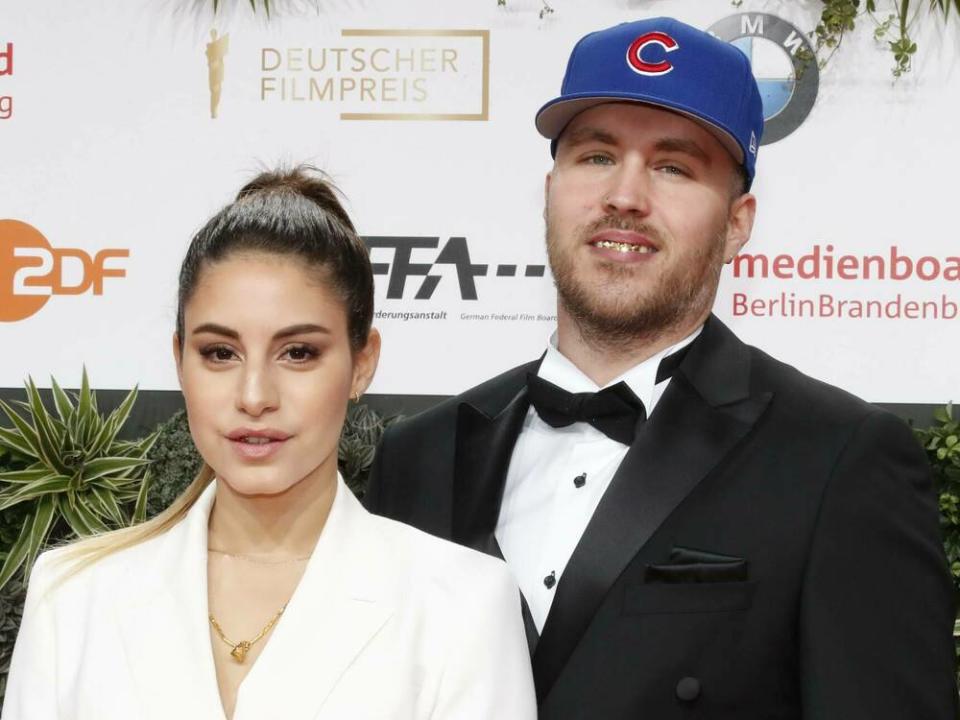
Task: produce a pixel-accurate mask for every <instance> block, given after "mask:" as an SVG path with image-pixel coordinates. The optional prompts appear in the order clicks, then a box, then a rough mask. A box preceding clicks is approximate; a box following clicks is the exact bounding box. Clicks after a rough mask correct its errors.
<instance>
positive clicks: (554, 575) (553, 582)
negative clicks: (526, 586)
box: [543, 570, 557, 590]
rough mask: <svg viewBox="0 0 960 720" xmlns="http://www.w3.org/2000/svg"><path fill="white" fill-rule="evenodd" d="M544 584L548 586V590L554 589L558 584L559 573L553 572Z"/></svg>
mask: <svg viewBox="0 0 960 720" xmlns="http://www.w3.org/2000/svg"><path fill="white" fill-rule="evenodd" d="M543 584H544V585H546V586H547V590H550V589H552V588H553V586H554V585H556V584H557V572H556V571H555V570H551V571H550V574H549V575H547V576H546V577H545V578H544V579H543Z"/></svg>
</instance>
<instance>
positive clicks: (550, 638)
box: [534, 317, 771, 702]
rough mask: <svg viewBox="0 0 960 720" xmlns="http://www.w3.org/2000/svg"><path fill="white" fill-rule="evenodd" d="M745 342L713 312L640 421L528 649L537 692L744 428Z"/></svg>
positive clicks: (747, 422) (755, 400) (750, 407)
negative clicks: (647, 546)
mask: <svg viewBox="0 0 960 720" xmlns="http://www.w3.org/2000/svg"><path fill="white" fill-rule="evenodd" d="M749 380H750V357H749V352H748V349H747V347H746V346H745V345H743V344H742V343H740V341H739V340H737V339H736V337H735V336H734V335H733V334H732V333H731V332H730V331H729V330H727V329H726V327H724V326H723V324H722V323H720V321H719V320H717V319H716V318H713V317H711V318H710V320H709V321H708V323H707V325H706V327H704V330H703V333H702V335H701V337H700V338H698V340H697V341H695V343H694V345H693V346H692V347H691V348H690V351H689V352H688V353H687V356H686V357H685V358H684V360H683V362H682V364H681V365H680V367H679V368H678V370H677V371H676V373H675V374H674V378H673V380H672V381H671V382H670V385H669V386H668V388H667V390H666V392H665V393H664V396H663V398H661V400H660V402H659V404H658V405H657V408H656V411H655V412H654V413H653V415H652V416H651V418H650V419H649V420H648V421H647V422H646V423H645V424H644V425H643V426H642V427H641V429H640V431H639V432H638V434H637V439H636V440H635V441H634V443H633V445H632V446H631V448H630V450H629V451H628V452H627V454H626V456H625V457H624V459H623V462H622V463H621V464H620V467H619V468H618V470H617V472H616V474H615V475H614V478H613V480H612V481H611V483H610V487H609V488H608V489H607V492H606V493H605V494H604V496H603V499H602V500H601V501H600V504H599V506H598V507H597V510H596V512H595V513H594V515H593V518H592V519H591V520H590V523H589V524H588V525H587V529H586V530H585V531H584V534H583V536H582V537H581V538H580V542H579V543H578V544H577V547H576V549H575V550H574V552H573V555H572V556H571V558H570V561H569V563H568V564H567V567H566V569H565V570H564V572H563V575H562V577H561V580H560V582H559V583H558V585H557V590H556V596H555V598H554V601H553V605H552V607H551V610H550V614H549V615H548V616H547V620H546V624H545V625H544V628H543V633H542V635H541V637H540V641H539V643H538V645H537V650H536V654H535V656H534V678H535V681H536V687H537V697H538V700H539V701H540V702H542V701H543V699H544V698H545V697H546V695H547V693H548V692H549V690H550V688H551V687H552V685H553V683H554V681H555V680H556V678H557V676H558V675H559V674H560V672H561V670H562V669H563V666H564V665H565V664H566V662H567V660H568V659H569V657H570V654H571V653H572V652H573V650H574V648H575V647H576V645H577V643H578V642H579V641H580V638H581V637H582V635H583V633H584V631H585V630H586V628H587V625H588V624H589V623H590V620H591V618H592V617H593V615H594V614H595V612H596V610H597V608H598V607H599V605H600V603H601V602H602V600H603V598H604V596H605V595H606V594H607V592H608V591H609V590H610V588H611V587H612V586H613V584H614V583H615V582H616V580H617V578H618V577H619V576H620V574H621V573H622V572H623V570H624V569H625V568H626V567H627V565H628V564H629V563H630V562H631V560H632V559H633V558H634V556H636V554H637V553H638V552H639V551H640V549H641V548H642V547H643V546H644V544H645V543H646V542H647V541H648V540H649V539H650V537H651V536H652V535H653V534H654V533H655V532H656V530H657V529H658V528H659V527H660V525H661V524H662V523H663V521H664V520H665V519H666V518H667V516H669V515H670V514H671V513H672V512H673V511H674V510H675V509H676V507H677V506H678V505H679V504H680V503H681V502H682V501H683V499H684V498H685V497H687V495H688V494H689V493H690V492H691V491H692V490H693V489H694V488H695V487H696V485H697V483H699V482H700V480H701V479H702V478H704V477H705V476H706V475H707V474H708V473H709V472H710V471H711V470H712V469H713V468H714V467H715V466H716V465H718V464H719V463H720V462H721V460H722V459H723V457H724V456H725V455H726V454H727V453H729V452H730V451H731V450H732V449H733V448H734V446H736V445H737V443H739V442H740V441H741V440H742V439H743V438H744V437H745V436H746V435H747V433H748V432H749V431H750V429H751V428H752V427H753V425H754V423H755V422H756V421H757V420H758V419H759V417H760V415H761V414H762V413H763V411H764V409H765V408H766V406H767V404H768V403H769V401H770V397H771V395H769V394H760V395H757V396H751V395H750V392H749Z"/></svg>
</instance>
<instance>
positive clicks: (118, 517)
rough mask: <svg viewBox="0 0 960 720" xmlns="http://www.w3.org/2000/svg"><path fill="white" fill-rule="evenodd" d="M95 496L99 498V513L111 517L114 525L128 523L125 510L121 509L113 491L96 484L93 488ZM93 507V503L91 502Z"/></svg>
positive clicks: (105, 517) (106, 517) (107, 517)
mask: <svg viewBox="0 0 960 720" xmlns="http://www.w3.org/2000/svg"><path fill="white" fill-rule="evenodd" d="M91 490H92V493H93V496H94V497H95V498H96V500H97V504H98V505H99V510H98V511H97V514H98V515H99V516H100V517H102V518H104V519H109V520H110V521H111V522H113V524H114V525H117V526H121V525H126V524H127V521H126V519H125V518H124V517H123V511H121V510H120V505H119V504H117V497H116V495H114V494H113V493H111V492H109V491H107V490H104V489H103V488H99V487H96V486H94V487H93V488H91ZM91 507H92V504H91Z"/></svg>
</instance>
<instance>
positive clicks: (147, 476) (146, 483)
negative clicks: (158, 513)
mask: <svg viewBox="0 0 960 720" xmlns="http://www.w3.org/2000/svg"><path fill="white" fill-rule="evenodd" d="M151 485H153V474H152V473H151V472H150V471H149V470H147V471H146V472H145V473H144V474H143V480H141V481H140V492H138V493H137V504H136V505H135V506H134V509H133V523H134V524H136V523H142V522H143V521H144V520H146V519H147V496H148V494H149V493H150V486H151Z"/></svg>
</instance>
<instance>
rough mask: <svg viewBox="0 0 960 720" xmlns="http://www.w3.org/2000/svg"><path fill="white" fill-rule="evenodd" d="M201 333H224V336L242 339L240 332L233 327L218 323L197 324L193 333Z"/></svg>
mask: <svg viewBox="0 0 960 720" xmlns="http://www.w3.org/2000/svg"><path fill="white" fill-rule="evenodd" d="M200 333H212V334H214V335H223V336H224V337H228V338H233V339H234V340H239V339H240V333H238V332H237V331H236V330H234V329H232V328H228V327H227V326H226V325H217V323H203V325H197V327H195V328H194V329H193V332H192V333H190V334H191V335H198V334H200Z"/></svg>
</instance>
